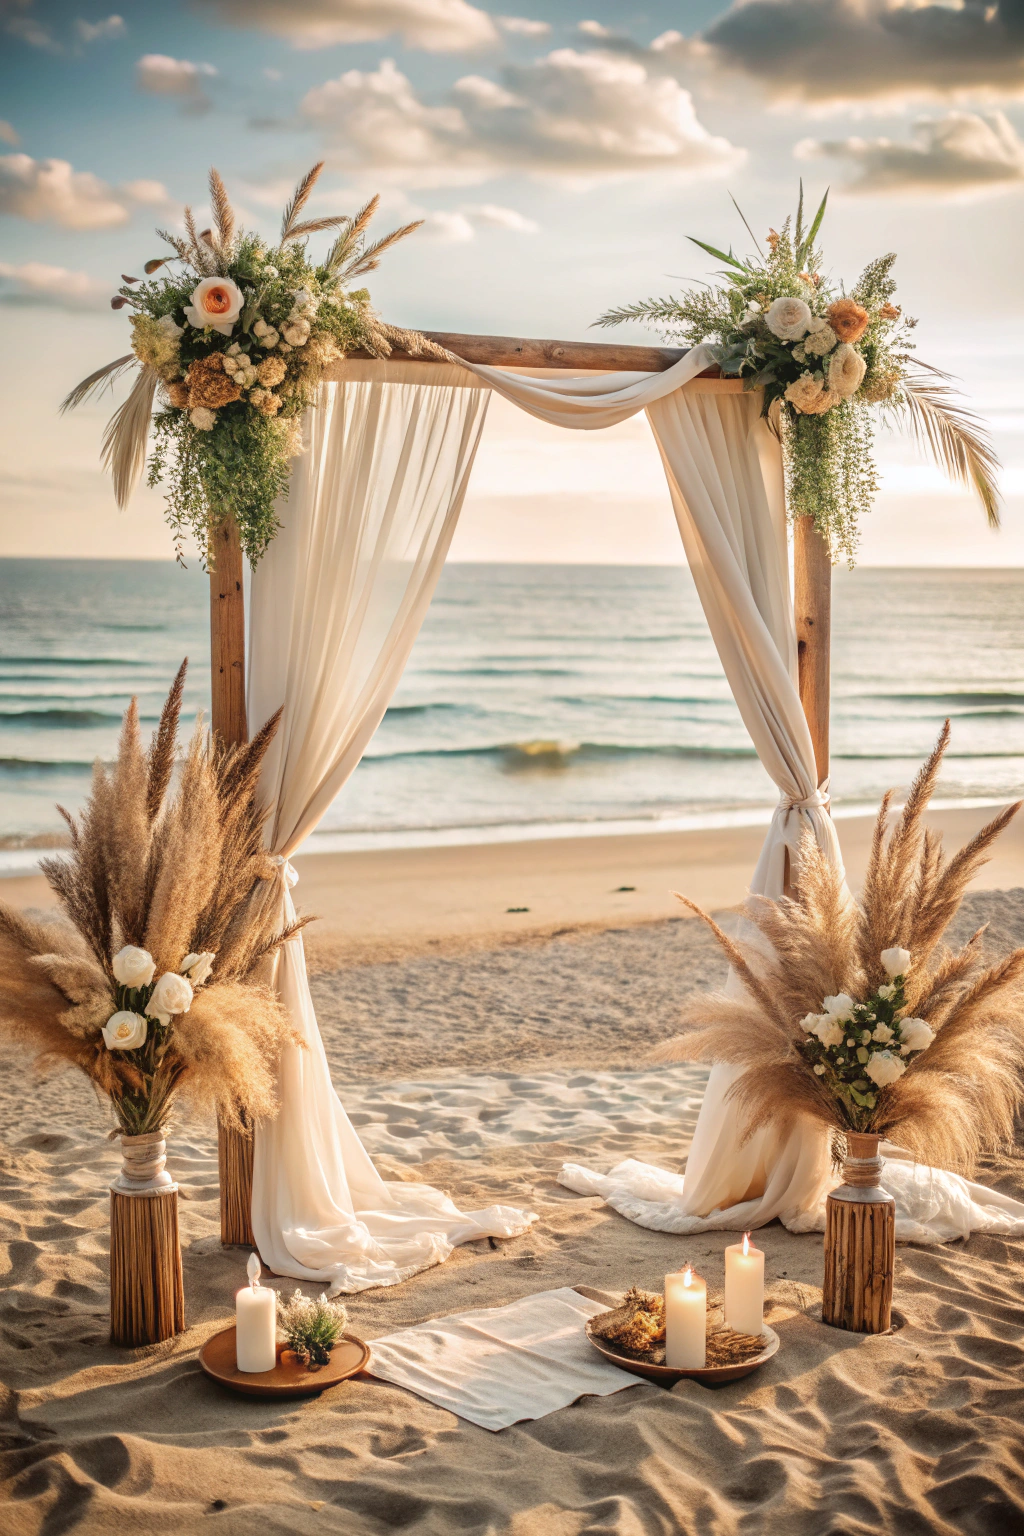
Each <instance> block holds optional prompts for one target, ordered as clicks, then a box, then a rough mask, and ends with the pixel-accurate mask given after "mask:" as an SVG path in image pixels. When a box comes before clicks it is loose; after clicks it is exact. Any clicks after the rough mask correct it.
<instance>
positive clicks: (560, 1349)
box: [366, 1287, 640, 1429]
mask: <svg viewBox="0 0 1024 1536" xmlns="http://www.w3.org/2000/svg"><path fill="white" fill-rule="evenodd" d="M607 1310H608V1309H607V1307H605V1306H604V1305H603V1304H602V1303H601V1302H599V1301H591V1300H589V1299H588V1298H587V1297H586V1296H581V1295H580V1294H579V1292H578V1291H574V1290H571V1289H569V1288H568V1287H566V1288H564V1289H562V1290H557V1291H539V1292H538V1293H537V1294H536V1295H534V1296H524V1297H522V1298H521V1300H519V1301H513V1302H510V1303H509V1305H508V1306H505V1307H487V1308H485V1309H483V1310H481V1311H478V1312H456V1313H454V1314H453V1315H452V1316H451V1317H439V1318H437V1319H435V1320H434V1321H432V1322H429V1323H417V1324H416V1326H415V1327H413V1328H403V1329H402V1330H401V1332H400V1333H390V1334H388V1335H387V1337H386V1338H383V1339H375V1340H374V1341H373V1342H372V1343H371V1345H370V1363H369V1365H368V1366H367V1367H366V1370H367V1373H368V1374H369V1375H370V1376H379V1377H380V1379H381V1380H382V1381H390V1382H393V1383H394V1384H395V1385H396V1386H399V1387H407V1388H408V1390H409V1391H410V1392H415V1393H416V1394H417V1396H418V1397H425V1398H426V1399H427V1401H428V1402H430V1403H436V1404H437V1406H438V1407H439V1408H447V1409H448V1410H449V1411H450V1412H451V1413H455V1414H458V1416H459V1418H460V1419H468V1420H469V1421H470V1423H471V1424H479V1425H480V1427H481V1428H482V1429H507V1428H508V1426H509V1425H510V1424H516V1423H518V1422H519V1421H520V1420H521V1419H542V1418H543V1417H544V1415H545V1414H548V1413H554V1411H555V1409H556V1408H566V1407H568V1405H569V1404H570V1403H574V1402H575V1401H576V1399H577V1398H578V1397H583V1396H585V1395H587V1394H590V1395H591V1396H595V1397H607V1396H608V1395H609V1394H610V1393H612V1392H621V1391H623V1389H624V1388H626V1387H635V1386H638V1385H639V1384H640V1383H639V1379H638V1378H637V1377H636V1376H630V1375H629V1374H628V1373H627V1372H626V1371H620V1370H619V1368H618V1366H615V1365H609V1364H608V1362H607V1361H606V1360H604V1359H603V1358H602V1356H601V1355H599V1354H598V1352H597V1350H596V1349H595V1348H594V1346H593V1345H592V1344H591V1343H590V1342H589V1340H588V1339H587V1336H586V1331H585V1325H586V1321H587V1319H588V1318H590V1317H596V1316H597V1314H598V1313H599V1312H606V1311H607Z"/></svg>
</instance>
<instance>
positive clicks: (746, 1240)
mask: <svg viewBox="0 0 1024 1536" xmlns="http://www.w3.org/2000/svg"><path fill="white" fill-rule="evenodd" d="M743 1252H744V1254H748V1253H749V1252H750V1233H749V1232H744V1234H743Z"/></svg>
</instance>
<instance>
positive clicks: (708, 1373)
mask: <svg viewBox="0 0 1024 1536" xmlns="http://www.w3.org/2000/svg"><path fill="white" fill-rule="evenodd" d="M762 1332H763V1333H764V1349H762V1351H761V1353H760V1354H759V1355H754V1356H752V1357H751V1359H749V1360H741V1361H740V1362H739V1364H738V1365H705V1366H702V1367H701V1368H700V1369H699V1370H694V1371H679V1370H676V1368H675V1367H674V1366H670V1365H652V1364H650V1363H649V1362H648V1361H647V1360H630V1359H629V1358H628V1356H626V1355H620V1354H619V1353H618V1351H617V1350H614V1349H612V1347H611V1346H610V1345H609V1344H606V1343H605V1341H604V1339H596V1338H595V1337H594V1335H593V1334H592V1333H591V1331H590V1325H589V1323H588V1324H587V1338H588V1339H589V1340H590V1342H591V1344H593V1346H594V1348H595V1349H596V1350H597V1351H598V1353H599V1354H602V1355H603V1356H604V1358H605V1359H606V1360H609V1361H610V1362H611V1364H612V1365H617V1366H618V1367H619V1369H620V1370H622V1371H629V1373H630V1375H632V1376H644V1377H646V1379H647V1380H648V1381H657V1382H659V1383H660V1384H661V1386H663V1387H671V1386H674V1385H675V1383H676V1382H677V1381H682V1380H683V1379H684V1378H686V1379H687V1380H690V1381H701V1382H703V1383H704V1384H705V1385H706V1386H716V1385H717V1384H718V1383H719V1382H722V1381H738V1380H739V1378H740V1377H741V1376H749V1375H750V1373H751V1371H756V1370H757V1368H758V1366H759V1365H764V1363H765V1361H766V1360H770V1359H771V1358H772V1356H773V1355H774V1354H777V1353H778V1349H779V1336H778V1334H777V1333H776V1332H775V1330H774V1328H769V1327H768V1324H767V1323H765V1325H764V1328H763V1329H762Z"/></svg>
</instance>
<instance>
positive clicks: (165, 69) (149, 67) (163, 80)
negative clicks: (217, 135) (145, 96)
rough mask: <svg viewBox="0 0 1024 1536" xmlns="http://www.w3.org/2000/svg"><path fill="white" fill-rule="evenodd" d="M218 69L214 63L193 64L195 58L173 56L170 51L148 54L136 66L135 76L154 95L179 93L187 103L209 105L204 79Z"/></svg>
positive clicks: (211, 75)
mask: <svg viewBox="0 0 1024 1536" xmlns="http://www.w3.org/2000/svg"><path fill="white" fill-rule="evenodd" d="M216 73H217V71H216V70H215V69H214V67H213V65H212V64H193V63H192V61H191V59H172V58H171V57H170V56H169V55H168V54H166V53H147V54H144V55H143V57H142V58H141V59H139V61H138V63H137V64H136V66H135V78H136V80H137V81H138V83H139V86H140V87H141V89H142V90H144V91H149V92H151V93H152V95H154V96H178V97H180V98H181V99H182V100H183V102H184V103H185V104H186V106H192V107H206V106H209V98H208V97H207V95H206V92H205V91H204V90H203V86H202V82H203V81H204V80H209V79H211V78H212V77H213V76H214V75H215V74H216Z"/></svg>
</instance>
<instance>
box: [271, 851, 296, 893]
mask: <svg viewBox="0 0 1024 1536" xmlns="http://www.w3.org/2000/svg"><path fill="white" fill-rule="evenodd" d="M270 862H271V863H272V864H273V865H275V866H276V868H277V873H278V875H279V877H280V880H281V884H282V885H283V886H284V888H285V890H286V891H290V890H291V889H292V888H293V887H294V886H296V885H298V883H299V872H298V870H297V869H296V868H295V865H294V864H293V863H292V862H291V861H290V860H289V859H286V858H285V856H284V854H283V853H272V854H271V855H270Z"/></svg>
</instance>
